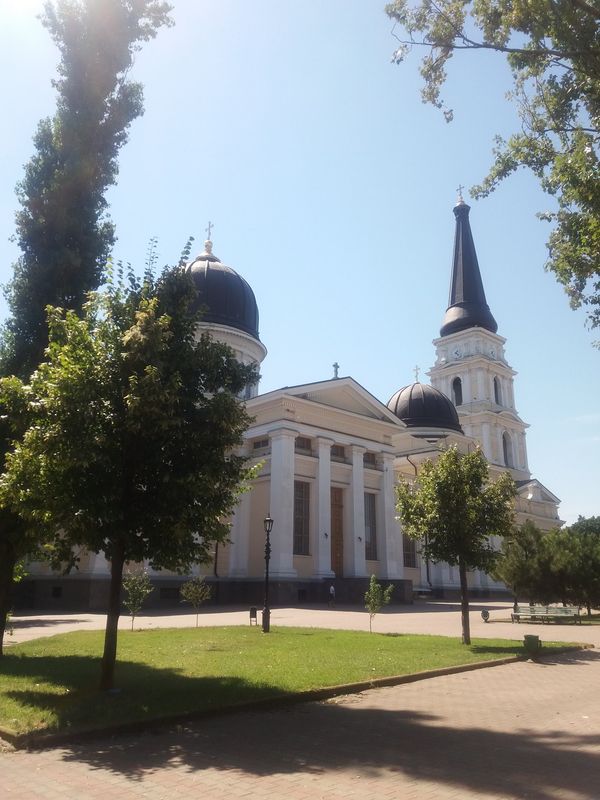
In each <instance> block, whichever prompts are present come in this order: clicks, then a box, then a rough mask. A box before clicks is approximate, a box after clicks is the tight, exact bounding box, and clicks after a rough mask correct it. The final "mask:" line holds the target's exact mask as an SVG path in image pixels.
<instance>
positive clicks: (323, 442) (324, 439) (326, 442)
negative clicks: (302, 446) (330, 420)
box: [315, 436, 335, 447]
mask: <svg viewBox="0 0 600 800" xmlns="http://www.w3.org/2000/svg"><path fill="white" fill-rule="evenodd" d="M315 438H316V440H317V442H318V444H319V447H321V446H323V447H333V445H334V444H335V441H334V440H333V439H330V438H329V437H328V436H316V437H315Z"/></svg>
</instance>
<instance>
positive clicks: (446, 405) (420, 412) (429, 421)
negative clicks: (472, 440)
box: [387, 383, 463, 433]
mask: <svg viewBox="0 0 600 800" xmlns="http://www.w3.org/2000/svg"><path fill="white" fill-rule="evenodd" d="M387 407H388V408H389V409H390V411H391V412H392V413H393V414H395V415H396V416H397V417H398V418H399V419H401V420H402V422H404V423H405V424H406V425H407V427H409V428H448V429H450V430H452V431H458V433H462V432H463V430H462V428H461V427H460V422H459V421H458V414H457V413H456V408H455V407H454V404H453V402H452V400H450V399H449V398H448V397H446V395H445V394H443V393H442V392H440V391H439V390H438V389H434V388H433V386H429V385H428V384H426V383H411V384H410V385H409V386H404V388H402V389H398V391H397V392H396V394H395V395H394V396H393V397H392V398H391V400H390V401H389V403H388V404H387Z"/></svg>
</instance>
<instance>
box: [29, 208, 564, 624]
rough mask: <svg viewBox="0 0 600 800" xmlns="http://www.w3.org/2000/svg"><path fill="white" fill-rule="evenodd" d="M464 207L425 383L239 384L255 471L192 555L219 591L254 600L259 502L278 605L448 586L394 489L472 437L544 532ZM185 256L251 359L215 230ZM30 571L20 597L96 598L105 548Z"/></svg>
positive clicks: (248, 305)
mask: <svg viewBox="0 0 600 800" xmlns="http://www.w3.org/2000/svg"><path fill="white" fill-rule="evenodd" d="M469 211H470V208H469V206H468V205H467V204H466V203H465V202H464V200H463V199H462V197H459V201H458V203H457V205H456V206H455V208H454V216H455V218H456V232H455V239H454V253H453V261H452V274H451V277H450V297H449V303H448V308H447V310H446V312H445V314H444V316H443V320H442V325H441V328H440V335H439V337H438V338H436V339H434V341H433V345H434V347H435V361H434V364H433V366H432V368H431V369H430V371H429V372H428V377H429V380H430V383H429V384H428V383H422V382H420V381H419V380H418V377H417V380H416V382H415V383H412V384H410V385H408V386H404V387H402V388H400V389H399V390H398V391H397V392H396V393H395V394H394V395H393V397H392V398H391V399H390V400H389V401H388V402H387V403H385V402H382V401H381V400H379V399H377V398H376V397H374V396H373V395H372V394H370V393H369V391H368V390H367V389H366V388H364V387H363V386H361V385H360V384H359V383H357V382H356V381H355V380H354V379H353V378H352V377H349V376H348V377H342V376H339V375H338V367H337V365H334V369H335V373H334V377H333V378H332V379H331V380H326V381H317V382H315V383H309V384H303V385H299V386H286V387H283V388H281V389H277V390H275V391H270V392H267V393H265V394H258V387H257V386H253V387H250V388H249V390H248V392H247V395H246V397H245V398H244V400H245V402H246V404H247V408H248V411H249V413H250V414H251V416H252V417H253V423H252V425H251V427H250V428H249V429H248V431H247V432H246V435H245V443H244V446H243V453H244V454H245V455H246V456H248V458H249V459H250V462H251V463H257V464H260V472H259V474H258V476H257V477H256V479H255V481H254V483H253V485H252V488H251V491H249V492H246V493H244V494H242V495H241V498H240V501H239V504H238V506H237V509H236V512H235V515H234V517H233V519H232V522H231V535H230V541H229V543H228V544H227V545H220V546H219V547H217V548H216V550H215V554H214V560H213V563H211V564H208V565H203V566H202V567H200V568H199V571H200V573H201V574H204V575H206V577H207V580H209V581H210V582H214V584H215V588H214V595H215V597H216V598H217V599H218V600H219V601H220V602H230V603H249V604H253V605H256V604H260V603H261V602H262V593H263V579H264V570H265V560H264V555H265V533H264V526H263V521H264V519H265V517H267V516H269V515H270V517H271V518H272V520H273V528H272V532H271V536H270V541H271V556H270V585H271V601H272V602H273V603H279V604H296V603H303V602H309V603H310V602H325V601H326V599H327V597H328V594H329V589H330V586H331V585H333V586H334V587H335V591H336V596H337V598H338V599H339V600H340V601H341V602H361V601H362V595H363V594H364V591H365V589H366V586H367V583H368V580H369V577H370V576H371V575H376V576H377V577H378V578H379V579H381V580H383V581H385V582H386V583H393V584H394V587H395V592H394V599H395V601H396V602H402V601H404V602H411V600H412V597H413V596H414V594H415V593H422V594H432V595H433V596H437V597H452V596H456V594H457V593H458V591H459V576H458V569H457V568H452V567H450V566H449V565H447V564H444V563H435V564H434V563H428V562H426V561H425V560H424V559H422V558H421V556H420V553H419V548H418V544H417V543H415V541H414V540H412V539H410V538H408V537H406V536H404V535H403V534H402V531H401V528H400V525H399V523H398V521H397V519H396V510H395V491H394V487H395V483H396V481H397V479H398V477H399V476H404V477H408V478H411V477H414V476H415V475H417V474H418V471H419V466H420V464H421V463H422V462H423V461H424V460H426V459H431V458H435V457H436V454H437V453H439V452H440V450H441V449H442V448H445V447H448V446H451V445H456V446H457V447H458V449H459V450H460V451H462V452H468V451H469V449H473V448H474V447H476V446H479V447H481V449H482V451H483V453H484V454H485V456H486V458H487V460H488V462H489V465H490V471H491V473H492V476H493V474H494V473H499V472H501V471H508V472H509V473H510V474H511V475H512V477H513V479H514V480H515V483H516V485H517V489H518V495H517V500H516V522H517V523H518V524H521V523H523V522H524V521H525V520H531V521H532V522H534V523H535V524H536V525H537V526H538V527H540V528H541V529H543V530H549V529H551V528H555V527H558V526H560V525H561V524H562V523H561V520H560V519H559V515H558V504H559V500H558V498H557V497H556V496H555V495H553V494H552V492H550V491H549V490H548V489H547V488H546V487H545V486H543V484H541V483H540V481H538V480H537V479H536V478H534V477H532V475H531V473H530V471H529V466H528V461H527V444H526V435H525V432H526V429H527V427H528V426H527V424H526V423H525V422H524V421H523V420H522V419H521V417H520V416H519V414H518V412H517V410H516V407H515V392H514V377H515V374H516V373H515V371H514V370H513V369H512V368H511V366H510V365H509V363H508V361H507V359H506V352H505V344H506V340H505V339H504V338H503V337H502V336H500V335H499V334H498V332H497V327H498V326H497V324H496V321H495V319H494V317H493V315H492V312H491V311H490V308H489V306H488V303H487V300H486V296H485V292H484V288H483V282H482V278H481V272H480V269H479V264H478V261H477V254H476V251H475V245H474V242H473V236H472V233H471V227H470V221H469ZM189 270H190V274H191V275H192V278H193V280H194V282H195V285H196V287H197V289H198V293H199V300H200V303H201V304H202V306H203V307H204V308H205V309H206V313H205V314H204V316H203V318H202V321H201V323H200V326H199V327H200V328H201V329H202V330H203V331H208V332H210V334H211V335H212V336H213V337H214V338H215V339H218V340H220V341H222V342H224V343H226V344H228V345H229V346H230V347H231V348H232V349H233V350H234V352H235V353H236V356H237V358H238V359H239V360H240V361H241V362H243V363H253V364H256V365H260V364H261V363H262V361H263V360H264V358H265V357H266V354H267V350H266V347H265V345H264V344H263V343H262V342H261V340H260V336H259V313H258V306H257V302H256V299H255V296H254V293H253V291H252V288H251V287H250V285H249V284H248V283H247V281H246V280H245V279H244V278H243V277H242V276H241V275H239V274H238V273H237V272H236V271H235V270H233V269H232V268H231V267H228V266H226V265H225V264H223V263H222V262H221V261H220V260H219V259H218V258H217V257H216V255H214V254H213V244H212V242H211V241H210V240H209V241H207V242H206V243H205V249H204V252H203V253H201V254H200V255H199V256H197V258H196V259H194V261H192V262H191V264H190V265H189ZM29 572H30V577H29V579H28V580H27V581H26V582H25V583H26V584H27V585H28V586H27V594H28V595H29V597H28V602H27V604H28V605H34V606H37V607H40V606H43V607H46V608H51V607H52V606H55V607H62V608H64V607H68V606H71V607H85V608H91V609H98V610H100V609H101V608H103V607H104V602H105V597H106V592H107V587H108V567H107V563H106V561H105V559H104V558H103V557H102V555H98V556H97V555H94V554H90V555H84V556H83V557H82V559H81V561H80V565H79V570H78V571H77V572H75V573H74V574H73V575H70V576H66V577H65V576H63V577H60V578H59V577H58V576H56V575H54V574H52V573H51V572H50V571H49V569H48V567H47V566H46V565H44V564H41V563H39V564H32V565H31V566H30V567H29ZM151 577H152V580H153V582H154V583H155V585H156V589H157V591H156V592H155V593H154V594H155V595H156V596H155V597H154V598H152V602H153V603H154V604H155V605H164V604H166V603H171V604H173V602H174V601H177V600H178V596H179V588H178V587H179V585H180V583H181V582H182V580H185V579H184V578H181V577H180V576H175V575H173V574H170V573H165V572H156V573H152V571H151ZM468 577H469V587H470V590H471V592H472V594H473V595H474V596H482V597H485V596H489V595H490V594H500V593H502V591H506V590H505V587H503V585H502V584H498V583H496V582H494V581H493V579H492V578H491V577H490V576H488V575H486V574H485V573H482V572H473V573H469V576H468ZM24 588H26V587H24Z"/></svg>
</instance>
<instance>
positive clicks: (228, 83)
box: [0, 0, 600, 522]
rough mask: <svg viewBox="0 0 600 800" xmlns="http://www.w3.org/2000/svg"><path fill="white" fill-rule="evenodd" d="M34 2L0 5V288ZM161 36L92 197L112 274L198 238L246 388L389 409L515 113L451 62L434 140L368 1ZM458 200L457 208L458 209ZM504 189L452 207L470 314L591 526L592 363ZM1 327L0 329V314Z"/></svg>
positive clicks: (40, 86)
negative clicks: (483, 320)
mask: <svg viewBox="0 0 600 800" xmlns="http://www.w3.org/2000/svg"><path fill="white" fill-rule="evenodd" d="M41 5H42V2H41V0H0V20H1V29H0V75H2V84H3V85H2V90H3V91H2V94H3V106H4V110H5V123H4V125H3V129H2V151H3V158H2V167H1V169H2V173H1V178H2V179H1V181H0V281H6V280H7V279H8V278H9V277H10V274H11V266H10V265H11V263H12V262H13V261H14V259H15V258H16V256H17V255H18V251H17V249H16V247H15V245H14V244H11V243H10V241H9V237H10V236H11V234H12V233H13V232H14V220H13V216H14V211H15V209H16V200H15V195H14V186H15V184H16V182H17V181H18V180H19V178H20V177H21V175H22V167H23V164H24V163H25V162H26V161H27V159H28V158H29V156H30V155H31V153H32V143H31V136H32V134H33V132H34V130H35V126H36V124H37V121H38V120H39V119H40V118H41V117H43V116H45V115H49V114H51V113H52V112H53V109H54V103H55V98H54V93H53V90H52V87H51V85H50V81H51V78H52V76H53V74H54V71H55V67H56V63H57V52H56V50H55V48H54V46H53V45H52V43H51V41H50V39H49V37H48V35H47V33H46V31H45V30H44V29H43V28H42V27H41V25H40V23H39V21H38V20H37V19H36V14H37V13H39V10H40V8H41ZM174 6H175V11H174V18H175V21H176V25H175V27H174V28H172V29H170V30H165V31H162V32H161V33H160V34H159V37H158V39H157V40H156V41H154V42H150V43H149V44H148V45H146V47H145V48H144V50H143V52H142V53H141V54H140V55H139V57H138V60H137V63H136V66H135V68H134V71H133V77H135V78H136V79H138V80H140V81H142V82H143V83H144V85H145V103H146V114H145V115H144V117H142V118H141V119H140V120H138V121H137V122H136V123H135V124H134V125H133V127H132V130H131V136H130V141H129V144H128V145H127V146H126V147H125V149H124V150H123V151H122V154H121V157H120V164H121V172H120V177H119V184H118V186H117V187H116V188H115V189H114V190H111V192H110V198H109V199H110V203H111V213H112V217H113V220H114V221H115V223H116V225H117V232H118V236H119V241H118V244H117V247H116V251H115V256H116V257H117V258H121V259H123V260H125V261H130V262H132V263H133V264H134V265H139V267H140V269H141V268H142V265H143V262H144V257H145V253H146V249H147V245H148V241H149V240H150V238H151V237H153V236H157V237H158V239H159V254H160V263H161V264H162V263H174V262H175V261H176V260H177V258H178V256H179V253H180V251H181V249H182V247H183V245H184V243H185V241H186V239H187V237H188V236H189V235H194V236H195V237H196V243H195V245H196V246H195V251H197V252H199V251H200V249H201V246H202V241H203V239H204V237H205V233H204V230H205V228H206V224H207V222H208V220H209V219H210V220H212V222H213V223H214V226H215V227H214V231H213V237H212V238H213V241H214V250H215V253H216V254H217V255H218V256H219V257H220V258H221V260H222V261H224V262H225V263H227V264H229V265H231V266H232V267H234V268H235V269H237V270H238V271H239V272H240V273H241V274H242V275H243V276H244V277H245V278H246V279H247V280H248V281H249V282H250V284H251V285H252V287H253V289H254V291H255V294H256V297H257V301H258V304H259V308H260V315H261V324H260V334H261V339H262V340H263V342H264V343H265V345H266V347H267V348H268V350H269V354H268V356H267V359H266V360H265V362H264V364H263V378H262V383H261V390H262V391H268V390H270V389H274V388H277V387H280V386H286V385H293V384H297V383H304V382H308V381H314V380H322V379H325V378H329V377H331V376H332V374H333V370H332V366H331V365H332V364H333V362H334V361H338V362H339V364H340V365H341V369H340V374H341V375H352V376H353V377H354V378H355V379H356V380H357V381H359V383H361V384H362V385H363V386H365V387H366V388H367V389H368V390H369V391H370V392H372V393H373V394H374V395H375V396H377V397H378V398H379V399H381V400H382V401H384V402H387V400H388V399H389V397H390V396H391V395H392V394H393V393H394V392H395V391H396V389H398V388H399V387H400V386H404V385H405V384H407V383H410V382H411V381H412V380H413V379H414V372H413V369H414V366H415V365H417V364H418V365H419V367H420V368H421V370H422V372H421V375H423V374H424V371H425V370H426V369H428V368H429V367H430V366H431V365H432V364H433V359H434V350H433V347H432V345H431V340H432V339H433V338H434V337H435V336H437V335H438V331H439V326H440V323H441V320H442V317H443V314H444V311H445V309H446V304H447V296H448V284H449V278H450V263H451V255H452V241H453V232H454V217H453V214H452V206H453V205H454V202H455V199H456V187H457V186H458V185H459V184H464V185H465V186H467V187H468V186H470V185H473V184H474V183H477V182H478V181H479V180H480V179H481V178H482V177H483V176H484V174H485V171H486V167H487V166H488V165H489V162H490V157H491V156H490V154H491V147H492V138H493V135H494V134H495V133H509V132H510V131H511V130H512V129H513V128H514V126H515V125H516V120H515V113H514V110H513V108H512V107H511V105H510V103H508V102H507V101H506V100H505V98H504V93H505V91H506V89H507V88H508V86H509V77H508V73H507V70H506V68H505V67H504V64H503V62H502V60H501V58H499V57H496V56H494V55H491V54H477V55H475V56H466V55H465V56H462V57H460V58H456V59H454V62H455V63H454V64H453V65H452V67H451V70H450V80H449V83H448V87H447V90H446V97H447V98H448V100H449V102H450V105H452V106H453V108H454V110H455V121H454V123H452V124H451V125H447V124H446V123H445V122H444V121H443V119H442V117H441V114H440V113H439V112H437V111H436V110H435V109H433V108H431V107H430V106H424V105H423V104H422V103H421V100H420V96H419V88H420V78H419V75H418V70H417V60H416V56H415V57H414V58H412V59H411V60H410V61H409V62H408V63H407V64H404V65H403V66H393V65H392V64H391V63H390V56H391V53H392V52H393V50H394V49H395V45H394V39H393V38H392V35H391V24H390V22H389V21H388V19H387V17H386V16H385V14H384V13H383V7H384V0H327V1H326V2H323V0H285V2H281V0H253V1H252V2H247V0H174ZM467 200H468V197H467ZM548 202H549V201H548V199H547V198H545V197H544V196H543V195H542V194H541V192H540V191H539V189H538V188H537V184H536V182H535V180H534V179H533V177H532V176H530V175H529V174H527V173H523V174H520V175H517V176H516V177H514V178H513V179H511V180H510V181H509V182H507V183H506V184H505V185H504V186H503V187H502V188H501V189H500V190H499V191H497V192H496V193H495V195H493V196H492V197H491V198H489V199H487V200H483V201H479V202H471V206H472V211H471V224H472V229H473V234H474V237H475V243H476V247H477V251H478V255H479V263H480V266H481V270H482V274H483V280H484V285H485V289H486V293H487V298H488V302H489V304H490V307H491V309H492V312H493V314H494V316H495V318H496V320H497V321H498V325H499V330H498V332H499V333H500V334H502V335H503V336H505V337H506V338H507V340H508V341H507V355H508V360H509V363H510V364H511V366H513V367H514V369H516V370H517V371H518V373H519V375H518V377H517V378H516V383H515V395H516V404H517V410H518V411H519V413H520V414H521V416H522V418H523V419H524V420H526V421H527V422H529V423H530V424H531V428H530V429H529V431H528V434H527V441H528V452H529V464H530V468H531V470H532V473H533V475H534V476H535V477H537V478H539V480H541V481H542V483H544V484H545V485H546V486H547V487H548V488H549V489H550V490H551V491H553V492H554V493H555V494H557V495H558V496H559V497H560V498H561V499H562V506H561V514H562V516H563V518H565V519H566V520H567V521H568V522H572V521H574V520H575V519H576V517H577V515H578V514H583V515H584V516H590V515H595V514H600V505H599V502H598V486H600V475H599V459H598V451H599V447H600V402H599V399H598V398H599V397H600V369H599V366H600V353H599V352H598V351H597V350H594V349H593V348H592V346H591V342H592V340H593V339H594V338H598V334H596V335H594V334H593V333H591V332H589V331H586V329H585V327H584V315H583V313H582V312H573V311H571V310H570V309H569V307H568V303H567V300H566V297H565V295H564V293H563V291H562V289H561V288H560V287H559V286H558V284H557V283H556V281H555V280H554V278H553V276H552V275H550V274H547V273H545V272H544V269H543V265H544V261H545V258H546V248H545V241H546V238H547V234H548V226H547V223H543V222H539V221H538V220H537V219H536V217H535V213H536V212H537V211H540V210H543V209H545V208H547V207H548ZM1 312H2V315H4V314H5V313H6V311H5V308H4V307H2V309H1Z"/></svg>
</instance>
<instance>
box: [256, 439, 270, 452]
mask: <svg viewBox="0 0 600 800" xmlns="http://www.w3.org/2000/svg"><path fill="white" fill-rule="evenodd" d="M268 446H269V440H268V439H257V440H256V441H255V442H253V443H252V447H253V449H254V450H263V449H266V448H267V447H268Z"/></svg>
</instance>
